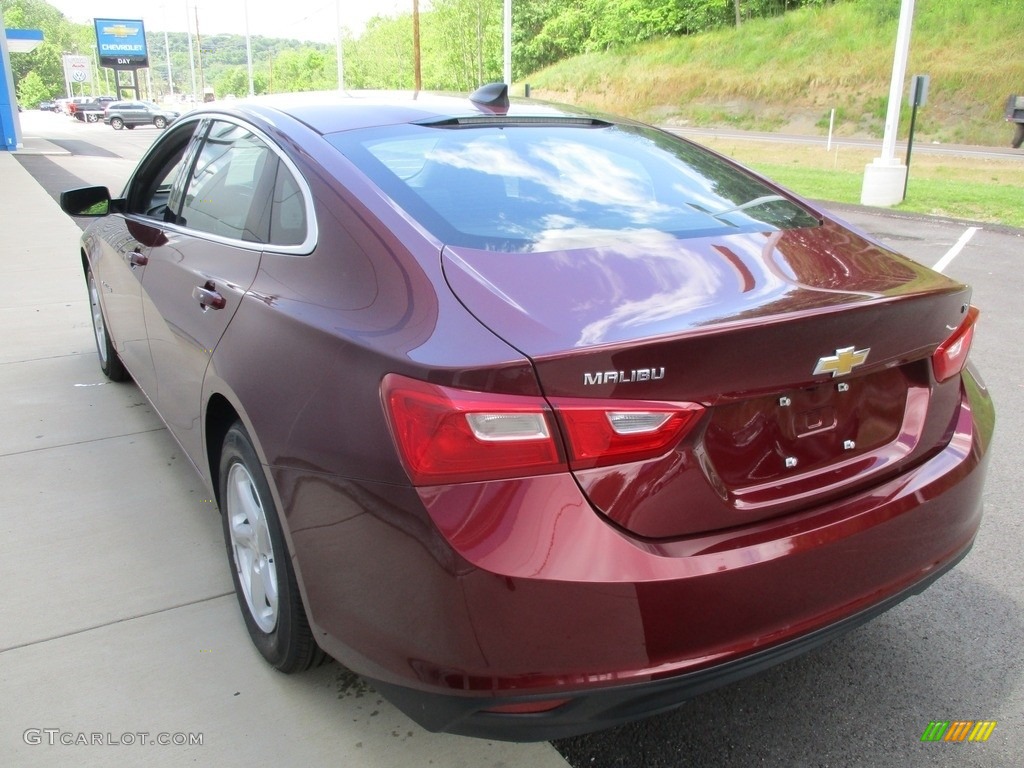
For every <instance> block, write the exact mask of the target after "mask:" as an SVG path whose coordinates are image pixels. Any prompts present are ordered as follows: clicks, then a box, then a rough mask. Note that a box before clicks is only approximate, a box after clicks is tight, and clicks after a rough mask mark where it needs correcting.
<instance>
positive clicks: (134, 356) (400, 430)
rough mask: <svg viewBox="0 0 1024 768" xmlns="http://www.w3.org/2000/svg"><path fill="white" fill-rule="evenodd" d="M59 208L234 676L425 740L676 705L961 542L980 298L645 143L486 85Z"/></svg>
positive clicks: (162, 167) (230, 147)
mask: <svg viewBox="0 0 1024 768" xmlns="http://www.w3.org/2000/svg"><path fill="white" fill-rule="evenodd" d="M62 205H63V207H64V209H65V210H66V211H67V212H68V213H70V214H73V215H83V214H86V215H94V216H98V217H99V218H98V219H97V221H96V222H94V223H93V224H92V226H90V227H89V229H87V230H86V232H85V234H84V236H83V239H82V253H81V258H82V265H83V267H84V270H85V277H86V282H87V285H88V290H89V295H90V299H91V302H92V316H93V323H94V327H95V331H96V342H97V347H98V350H99V357H100V364H101V366H102V368H103V370H104V372H105V373H106V374H107V375H108V376H109V377H110V378H112V379H125V378H127V377H128V376H131V378H133V379H134V380H135V382H136V383H137V384H138V386H139V387H140V388H141V389H142V390H143V391H144V392H145V394H146V395H147V397H148V398H149V399H150V400H151V401H152V402H153V404H154V406H155V407H156V409H157V410H158V411H159V413H160V414H161V416H162V417H163V419H164V421H165V422H166V423H167V426H168V427H169V429H170V431H171V432H172V433H173V435H174V436H175V438H176V439H177V440H178V441H179V442H180V444H181V446H182V448H183V449H184V450H185V452H186V453H187V454H188V456H189V457H190V458H191V460H192V462H193V463H194V464H195V466H196V469H197V470H198V472H199V473H200V474H201V475H202V477H203V478H204V480H205V481H206V482H207V483H208V484H209V487H210V489H211V491H212V492H213V493H214V494H215V496H216V499H217V501H218V504H219V506H220V509H221V511H222V513H223V519H224V531H225V539H226V542H227V553H228V559H229V561H230V564H231V569H232V572H233V574H234V579H235V586H236V588H237V592H238V598H239V602H240V605H241V609H242V615H243V616H244V618H245V622H246V625H247V626H248V629H249V633H250V634H251V636H252V639H253V641H254V643H255V644H256V646H257V647H258V648H259V650H260V652H261V653H262V654H263V655H264V656H265V657H266V659H267V660H268V661H269V662H270V663H271V664H272V665H274V666H275V667H277V668H278V669H281V670H282V671H286V672H292V671H297V670H301V669H304V668H306V667H308V666H310V665H311V664H314V663H316V662H317V661H319V660H320V659H321V658H322V657H323V655H324V654H325V653H326V654H329V655H330V656H332V657H334V658H335V659H337V660H338V661H339V662H341V663H342V664H344V665H346V666H347V667H350V668H351V669H352V670H354V671H356V672H358V673H359V674H361V675H363V676H365V677H366V678H368V679H369V680H370V681H372V683H373V685H374V686H376V687H377V688H378V690H380V691H381V692H382V693H384V694H386V695H387V696H388V697H389V698H390V699H391V700H392V701H393V702H394V703H395V704H396V705H398V706H399V707H400V708H402V709H403V710H404V711H405V712H407V713H408V714H409V715H410V716H412V717H413V718H414V719H416V720H417V721H418V722H420V723H422V724H423V725H424V726H426V727H427V728H430V729H433V730H445V731H453V732H456V733H464V734H473V735H478V736H486V737H492V738H506V739H524V740H525V739H546V738H552V737H556V736H564V735H568V734H572V733H579V732H582V731H586V730H592V729H596V728H600V727H604V726H608V725H612V724H616V723H620V722H624V721H627V720H631V719H634V718H637V717H642V716H645V715H648V714H651V713H654V712H658V711H662V710H665V709H668V708H671V707H673V706H676V705H678V704H679V703H680V702H681V701H682V700H684V699H685V698H686V697H687V696H692V695H694V694H696V693H699V692H701V691H704V690H707V689H709V688H711V687H713V686H716V685H721V684H723V683H726V682H729V681H731V680H735V679H737V678H739V677H741V676H743V675H746V674H749V673H751V672H754V671H757V670H759V669H762V668H764V667H766V666H768V665H770V664H773V663H776V662H779V661H781V660H784V659H786V658H789V657H791V656H793V655H794V654H797V653H799V652H802V651H804V650H806V649H808V648H811V647H813V646H815V645H817V644H819V643H821V642H823V641H825V640H827V639H829V638H831V637H833V636H835V635H837V634H838V633H840V632H844V631H846V630H848V629H850V628H852V627H854V626H856V625H858V624H859V623H861V622H863V621H866V620H867V619H869V618H871V617H872V616H874V615H877V614H878V613H880V612H881V611H883V610H885V609H887V608H889V607H891V606H893V605H894V604H896V603H897V602H899V601H900V600H902V599H904V598H906V597H908V596H910V595H912V594H914V593H916V592H919V591H921V590H922V589H924V588H925V587H926V586H927V585H928V584H930V583H931V582H932V581H933V580H934V579H935V578H937V577H938V576H939V575H941V574H942V573H943V572H945V571H946V570H947V569H949V568H950V567H952V566H953V565H954V564H955V563H956V562H957V561H958V560H959V559H960V558H962V557H963V556H964V555H965V554H966V553H967V551H968V550H969V549H970V547H971V544H972V542H973V540H974V537H975V534H976V533H977V531H978V526H979V524H980V522H981V514H982V484H983V480H984V475H985V463H986V452H987V449H988V446H989V443H990V440H991V436H992V429H993V424H994V414H993V409H992V403H991V400H990V398H989V396H988V394H987V392H986V390H985V386H984V384H983V383H982V382H981V380H980V379H979V378H978V375H977V374H976V373H975V372H974V371H973V370H972V368H971V366H970V365H969V364H968V352H969V349H970V346H971V338H972V336H973V333H974V329H975V321H976V318H977V310H975V309H974V308H973V307H972V306H971V291H970V289H969V288H968V287H967V286H965V285H962V284H960V283H958V282H956V281H954V280H951V279H949V278H947V277H944V276H942V275H940V274H937V273H935V272H933V271H931V270H929V269H927V268H925V267H923V266H921V265H919V264H916V263H914V262H913V261H910V260H909V259H907V258H905V257H903V256H900V255H899V254H897V253H894V252H893V251H891V250H889V249H887V248H886V247H884V246H882V245H880V244H879V243H877V242H875V241H873V240H871V239H869V238H868V237H866V236H865V235H863V234H861V233H858V232H854V231H851V230H850V229H849V228H848V227H847V226H844V225H843V224H842V223H840V222H839V221H837V220H836V219H835V218H833V217H832V216H831V215H829V214H827V213H826V212H824V211H821V210H819V209H817V208H815V207H813V206H811V205H809V204H808V203H807V202H806V201H804V200H801V199H799V198H797V197H795V196H794V195H792V194H791V193H789V192H787V191H785V190H783V189H780V188H778V187H777V186H774V185H773V184H771V183H770V182H768V181H766V180H764V179H762V178H760V177H758V176H756V175H754V174H752V173H750V172H749V171H746V170H744V169H743V168H740V167H738V166H736V165H735V164H733V163H732V162H730V161H729V160H727V159H725V158H723V157H720V156H718V155H716V154H714V153H712V152H709V151H708V150H706V149H704V148H702V147H700V146H697V145H695V144H692V143H690V142H687V141H684V140H682V139H679V138H677V137H675V136H672V135H669V134H667V133H664V132H662V131H659V130H656V129H654V128H651V127H648V126H644V125H641V124H637V123H633V122H630V121H626V120H618V119H615V118H609V117H607V116H604V115H594V114H590V113H586V112H582V111H580V110H577V109H573V108H568V107H558V106H552V105H547V104H542V103H537V102H532V101H516V102H513V103H511V104H510V103H509V100H508V98H507V92H506V89H505V88H504V87H503V86H488V87H484V88H483V89H481V90H480V91H478V92H477V93H476V94H474V95H473V96H472V97H470V98H455V97H434V96H427V95H423V94H419V95H413V94H406V95H402V94H397V95H386V96H382V95H380V94H374V95H358V94H356V95H348V96H346V95H340V94H302V95H295V96H292V97H277V98H274V99H268V100H259V99H257V100H253V101H250V102H237V103H232V104H230V105H223V104H215V105H210V106H208V107H205V108H203V109H201V110H199V111H196V112H192V113H190V114H189V115H186V116H185V117H183V118H182V119H181V120H180V121H178V122H177V123H175V124H174V125H173V126H171V127H170V128H168V129H167V132H166V134H164V135H163V136H161V137H160V138H159V139H158V140H157V141H156V142H155V143H154V145H153V147H152V149H151V150H150V151H149V152H148V154H147V155H146V156H145V157H144V158H143V160H142V161H141V163H140V164H139V167H138V168H137V170H136V171H135V172H134V174H133V176H132V177H131V180H130V181H129V182H128V185H127V187H126V188H125V190H124V192H123V193H122V194H121V195H120V196H119V197H114V198H112V197H111V196H110V194H109V192H108V191H107V190H106V189H105V188H96V187H92V188H86V189H80V190H73V191H70V192H67V193H65V194H64V197H63V200H62Z"/></svg>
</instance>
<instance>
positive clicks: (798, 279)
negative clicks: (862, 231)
mask: <svg viewBox="0 0 1024 768" xmlns="http://www.w3.org/2000/svg"><path fill="white" fill-rule="evenodd" d="M627 234H628V235H629V238H628V241H622V242H615V241H614V240H611V241H609V242H608V244H607V245H605V246H603V247H599V248H588V249H576V250H555V251H547V252H542V253H494V252H488V251H475V250H471V249H466V248H452V247H446V248H445V251H444V256H443V259H444V268H445V273H446V276H447V278H448V281H449V284H450V285H451V287H452V290H453V291H454V292H455V294H456V295H457V296H458V297H459V299H460V300H461V301H462V302H463V303H464V304H465V306H466V307H467V308H468V309H469V310H470V311H471V312H472V313H473V314H474V315H475V316H476V317H477V318H478V319H479V320H480V321H481V322H482V323H483V324H484V325H486V326H487V327H488V328H490V329H491V330H492V331H493V332H494V333H495V334H497V335H498V336H500V337H501V338H503V339H504V340H505V341H506V342H508V343H509V344H511V345H512V346H514V347H515V348H517V349H518V350H520V351H521V352H522V353H523V354H524V355H526V356H528V357H529V358H530V359H531V360H532V361H533V363H534V366H535V368H536V371H537V375H538V378H539V381H540V384H541V387H542V389H543V391H544V393H545V395H547V396H548V397H551V398H560V397H572V398H601V399H609V400H622V401H630V400H643V401H659V402H662V401H667V402H693V403H700V404H702V405H704V406H705V407H706V408H707V412H706V414H705V416H704V418H703V420H702V421H701V423H700V425H699V426H698V428H697V429H695V430H694V431H692V432H691V433H690V434H689V435H687V436H686V437H685V438H684V439H683V441H682V442H681V443H680V444H679V445H678V446H676V447H675V448H674V449H673V450H672V451H671V452H669V453H667V454H666V455H664V456H661V457H658V458H655V459H651V460H648V461H642V462H636V463H633V464H629V465H616V466H611V467H600V468H595V469H588V470H579V471H577V472H575V475H576V478H577V480H578V482H579V483H580V485H581V487H583V489H584V490H585V491H586V492H587V494H588V496H589V498H590V501H591V503H592V504H593V505H594V506H595V508H597V509H598V510H599V511H600V512H602V513H603V514H605V515H606V516H608V517H609V518H610V519H612V520H614V521H615V522H616V523H618V524H620V525H622V526H623V527H625V528H627V529H628V530H630V531H633V532H634V533H637V534H639V535H642V536H646V537H653V538H663V537H678V536H684V535H687V534H692V533H697V532H704V531H708V530H716V529H719V528H728V527H733V526H735V525H740V524H747V523H751V522H754V521H757V520H760V519H763V518H765V517H770V516H775V515H780V514H784V513H788V512H792V511H796V510H799V509H802V508H805V507H806V506H808V505H810V504H814V503H822V502H824V501H827V500H828V499H830V498H836V497H838V496H841V495H843V494H846V493H850V492H853V491H855V490H858V489H860V488H863V487H865V486H866V485H868V484H871V483H877V482H879V481H880V480H881V479H883V478H885V477H890V476H891V475H892V474H893V473H895V472H898V471H900V469H901V468H904V467H906V466H907V465H909V464H913V463H915V462H918V461H921V460H923V459H924V458H926V457H927V456H928V455H931V454H932V453H933V452H934V451H937V450H939V449H940V448H941V447H942V445H944V444H945V441H948V439H949V434H950V425H951V421H952V418H953V415H954V411H955V408H956V405H957V404H958V403H959V378H958V377H954V379H953V380H952V381H950V382H946V383H945V384H942V385H936V384H935V382H934V380H933V378H932V375H931V365H930V356H931V355H932V353H933V352H934V351H935V349H936V348H937V347H938V345H939V344H941V343H942V342H943V341H944V340H945V339H946V338H948V337H949V335H950V334H951V333H952V332H953V330H955V329H956V328H957V327H958V326H959V324H960V322H961V321H962V320H963V317H964V313H965V312H966V306H967V304H968V303H969V289H968V288H966V287H965V286H964V285H962V284H960V283H957V282H955V281H952V280H950V279H948V278H946V277H944V276H942V275H940V274H938V273H935V272H933V271H931V270H929V269H927V268H925V267H923V266H921V265H919V264H916V263H915V262H912V261H910V260H908V259H906V258H904V257H902V256H900V255H898V254H896V253H894V252H892V251H889V250H887V249H885V248H883V247H881V246H879V245H878V244H876V243H873V242H871V241H869V240H867V239H866V238H863V237H860V236H859V235H857V234H854V233H852V232H850V231H849V230H847V229H845V228H843V227H841V226H839V225H838V224H836V223H835V222H833V221H831V220H828V219H825V221H824V223H823V225H822V226H821V227H816V228H804V229H794V230H786V231H777V232H768V233H763V234H738V235H731V236H724V237H715V238H701V239H690V240H678V239H674V238H672V237H669V236H667V235H663V234H656V233H652V234H650V235H643V234H641V233H636V232H633V233H627Z"/></svg>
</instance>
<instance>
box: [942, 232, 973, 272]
mask: <svg viewBox="0 0 1024 768" xmlns="http://www.w3.org/2000/svg"><path fill="white" fill-rule="evenodd" d="M980 231H981V227H968V228H967V231H966V232H964V233H963V234H962V235H960V239H959V240H957V241H956V243H955V244H954V245H953V247H952V248H950V249H949V250H948V251H946V255H945V256H943V257H942V258H941V259H939V262H938V264H936V265H935V266H934V267H932V269H934V270H935V271H936V272H943V271H945V269H946V267H948V266H949V265H950V264H951V263H952V262H953V259H955V258H956V257H957V256H959V255H960V251H962V250H963V249H964V246H965V245H967V243H969V242H970V241H971V238H972V237H974V235H975V234H976V233H978V232H980Z"/></svg>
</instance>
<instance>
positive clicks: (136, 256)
mask: <svg viewBox="0 0 1024 768" xmlns="http://www.w3.org/2000/svg"><path fill="white" fill-rule="evenodd" d="M128 263H129V264H131V265H132V266H133V267H144V266H146V265H147V264H149V257H148V256H143V255H142V252H141V251H132V252H131V253H130V254H128Z"/></svg>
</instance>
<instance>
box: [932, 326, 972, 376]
mask: <svg viewBox="0 0 1024 768" xmlns="http://www.w3.org/2000/svg"><path fill="white" fill-rule="evenodd" d="M979 314H980V313H979V312H978V308H977V307H971V308H970V309H969V310H968V311H967V317H966V318H964V321H963V322H962V323H961V324H960V327H959V328H957V329H956V330H955V331H954V332H953V335H952V336H950V337H949V338H948V339H946V340H945V341H944V342H942V344H940V345H939V348H938V349H936V350H935V354H933V355H932V371H933V373H934V375H935V381H937V382H940V383H941V382H943V381H946V380H948V379H951V378H953V377H954V376H956V375H957V374H959V373H960V371H962V370H963V369H964V366H965V365H967V356H968V354H970V351H971V342H972V341H974V326H975V323H976V322H977V321H978V315H979Z"/></svg>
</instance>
